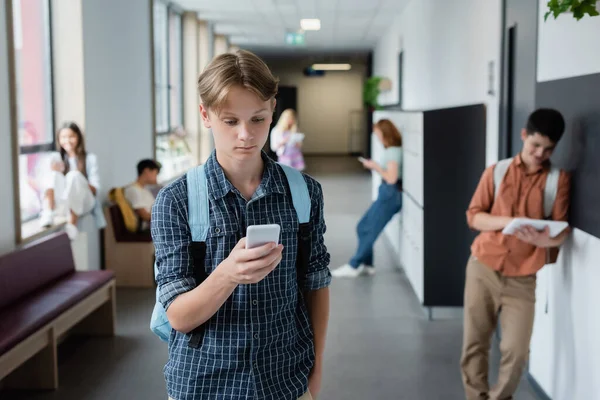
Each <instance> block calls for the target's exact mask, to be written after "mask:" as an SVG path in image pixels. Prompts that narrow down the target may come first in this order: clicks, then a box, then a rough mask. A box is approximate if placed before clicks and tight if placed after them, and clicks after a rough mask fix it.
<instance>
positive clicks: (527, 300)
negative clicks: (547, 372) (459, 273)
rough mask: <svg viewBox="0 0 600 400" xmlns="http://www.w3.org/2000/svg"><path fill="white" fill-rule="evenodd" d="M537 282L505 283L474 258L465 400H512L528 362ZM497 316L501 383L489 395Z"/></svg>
mask: <svg viewBox="0 0 600 400" xmlns="http://www.w3.org/2000/svg"><path fill="white" fill-rule="evenodd" d="M535 280H536V278H535V275H532V276H527V277H517V278H509V277H503V276H502V275H500V273H498V272H496V271H494V270H493V269H491V268H489V267H487V266H485V265H483V264H482V263H481V262H479V261H478V260H477V259H476V258H475V257H473V256H471V258H470V259H469V262H468V264H467V278H466V282H465V304H464V333H463V350H462V359H461V370H462V379H463V384H464V387H465V394H466V397H467V400H488V399H489V400H509V399H512V398H513V397H512V396H513V394H514V393H515V391H516V390H517V387H518V385H519V382H520V380H521V374H522V372H523V368H524V367H525V364H526V363H527V359H528V357H529V342H530V340H531V332H532V329H533V317H534V312H535V284H536V283H535ZM500 311H501V312H500ZM498 315H499V316H500V327H501V333H502V339H501V342H500V351H501V354H502V358H501V361H500V373H499V376H498V382H497V383H496V385H495V386H494V387H493V388H492V390H491V391H490V388H489V383H488V369H489V352H490V346H491V340H492V335H493V333H494V329H495V328H496V323H497V322H498Z"/></svg>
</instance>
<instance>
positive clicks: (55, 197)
mask: <svg viewBox="0 0 600 400" xmlns="http://www.w3.org/2000/svg"><path fill="white" fill-rule="evenodd" d="M56 139H57V140H56V141H57V143H58V145H59V151H58V152H56V153H54V154H53V155H52V156H51V157H50V168H49V169H50V171H49V173H48V175H47V179H46V181H45V184H46V187H45V190H44V199H43V206H42V213H41V216H40V219H41V224H42V226H44V227H49V226H51V225H52V224H53V222H54V217H55V216H56V214H57V213H60V214H63V215H64V216H65V217H66V219H67V225H66V227H65V230H66V231H67V234H68V235H69V237H70V238H71V239H74V238H75V237H76V236H77V234H78V229H77V221H78V219H79V217H81V216H83V215H85V214H87V213H90V212H91V211H92V210H93V209H94V207H95V206H96V194H97V192H98V189H99V187H100V175H99V173H98V160H97V158H96V156H95V155H94V154H92V153H88V152H87V151H86V149H85V142H84V138H83V133H82V132H81V129H80V128H79V126H78V125H77V124H76V123H74V122H67V123H65V124H63V126H62V127H61V128H60V129H59V131H58V133H57V137H56ZM101 227H102V226H99V228H101Z"/></svg>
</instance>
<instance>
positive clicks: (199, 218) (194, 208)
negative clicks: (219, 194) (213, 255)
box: [150, 165, 210, 347]
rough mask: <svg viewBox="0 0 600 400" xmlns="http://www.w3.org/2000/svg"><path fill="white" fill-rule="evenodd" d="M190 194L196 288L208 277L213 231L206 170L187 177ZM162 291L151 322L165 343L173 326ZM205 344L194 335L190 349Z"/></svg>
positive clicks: (199, 167)
mask: <svg viewBox="0 0 600 400" xmlns="http://www.w3.org/2000/svg"><path fill="white" fill-rule="evenodd" d="M186 179H187V191H188V224H189V226H190V230H191V233H192V243H191V246H190V248H191V253H192V262H193V263H194V275H195V276H194V279H195V281H196V285H200V284H201V283H202V282H203V281H204V279H206V277H207V274H206V270H205V269H204V256H205V254H206V236H207V235H208V229H209V227H210V225H209V224H210V220H209V204H208V188H207V182H206V173H205V171H204V166H203V165H200V166H198V167H195V168H192V169H190V170H189V171H188V172H187V174H186ZM157 275H158V268H157V265H156V262H155V263H154V277H155V279H156V276H157ZM158 298H159V296H158V288H156V303H155V304H154V309H153V310H152V318H151V320H150V328H151V329H152V331H153V332H154V333H155V334H156V335H158V337H159V338H160V339H161V340H163V341H165V342H168V341H169V336H170V335H171V330H172V329H171V324H170V323H169V320H168V318H167V313H166V311H165V309H164V308H163V306H162V304H161V303H160V302H159V301H158ZM203 331H204V328H203V326H199V327H198V328H196V329H195V330H194V333H202V332H203ZM201 342H202V335H190V340H189V342H188V345H189V346H191V347H198V346H199V345H200V343H201Z"/></svg>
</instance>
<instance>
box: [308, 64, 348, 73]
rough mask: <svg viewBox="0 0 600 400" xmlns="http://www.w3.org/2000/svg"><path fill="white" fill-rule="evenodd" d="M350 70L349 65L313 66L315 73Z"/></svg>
mask: <svg viewBox="0 0 600 400" xmlns="http://www.w3.org/2000/svg"><path fill="white" fill-rule="evenodd" d="M351 68H352V66H351V65H350V64H313V65H312V69H314V70H315V71H349V70H350V69H351Z"/></svg>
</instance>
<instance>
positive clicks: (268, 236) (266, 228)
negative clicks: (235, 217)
mask: <svg viewBox="0 0 600 400" xmlns="http://www.w3.org/2000/svg"><path fill="white" fill-rule="evenodd" d="M280 231H281V227H280V226H279V225H277V224H268V225H250V226H249V227H248V228H247V229H246V248H247V249H252V248H254V247H259V246H262V245H265V244H267V243H275V244H279V232H280Z"/></svg>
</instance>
